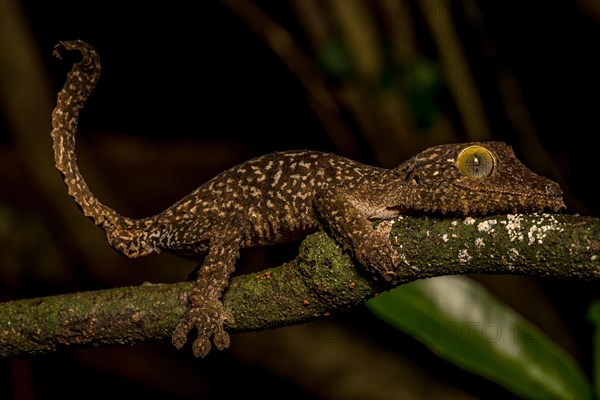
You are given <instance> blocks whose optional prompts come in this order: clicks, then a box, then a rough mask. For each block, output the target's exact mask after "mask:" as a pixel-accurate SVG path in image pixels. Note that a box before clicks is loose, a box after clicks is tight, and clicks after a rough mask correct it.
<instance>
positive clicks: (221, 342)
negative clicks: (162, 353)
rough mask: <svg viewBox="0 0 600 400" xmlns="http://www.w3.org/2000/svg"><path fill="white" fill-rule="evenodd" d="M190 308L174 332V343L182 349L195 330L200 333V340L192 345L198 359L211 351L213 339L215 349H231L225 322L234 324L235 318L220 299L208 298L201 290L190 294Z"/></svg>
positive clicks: (195, 290)
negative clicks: (189, 335) (189, 334)
mask: <svg viewBox="0 0 600 400" xmlns="http://www.w3.org/2000/svg"><path fill="white" fill-rule="evenodd" d="M188 299H189V302H190V305H189V308H188V310H187V313H186V315H185V317H184V318H183V320H182V321H181V322H180V323H179V324H178V325H177V327H176V328H175V331H174V332H173V336H172V342H173V345H174V346H175V347H177V348H178V349H181V348H182V347H183V345H185V343H186V342H187V335H188V333H189V332H190V331H191V330H192V329H193V328H196V329H197V331H198V338H197V339H196V340H194V343H193V344H192V350H193V352H194V355H195V356H196V357H204V356H206V355H207V354H208V353H209V351H210V349H211V347H212V346H211V343H210V341H211V339H212V341H213V343H214V344H215V347H216V348H217V349H219V350H223V349H225V348H227V347H229V334H228V333H227V332H225V330H224V329H223V324H224V323H225V321H228V322H230V323H233V316H232V315H231V313H229V312H228V311H227V310H225V307H224V306H223V303H222V302H221V300H219V299H218V298H214V297H210V296H207V295H206V293H203V291H202V290H201V289H199V288H194V289H193V290H192V291H191V292H190V294H189V297H188Z"/></svg>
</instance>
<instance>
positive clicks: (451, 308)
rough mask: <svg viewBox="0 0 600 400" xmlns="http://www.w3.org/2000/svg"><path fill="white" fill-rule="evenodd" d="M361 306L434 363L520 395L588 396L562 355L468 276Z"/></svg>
mask: <svg viewBox="0 0 600 400" xmlns="http://www.w3.org/2000/svg"><path fill="white" fill-rule="evenodd" d="M367 306H368V307H369V309H370V310H371V311H372V312H373V313H375V314H376V315H378V316H379V317H380V318H381V319H383V320H384V321H386V322H388V323H389V324H391V325H393V326H394V327H396V328H397V329H399V330H401V331H403V332H405V333H407V334H409V335H411V336H413V337H415V338H416V339H418V340H419V341H421V342H422V343H423V344H425V345H426V346H427V347H429V349H431V350H432V351H433V352H435V353H436V354H438V355H439V356H440V357H442V358H444V359H446V360H448V361H450V362H452V363H454V364H456V365H457V366H460V367H462V368H464V369H466V370H469V371H471V372H473V373H476V374H479V375H481V376H484V377H486V378H488V379H489V380H492V381H494V382H496V383H498V384H500V385H502V386H504V387H505V388H507V389H508V390H511V391H512V392H514V393H516V394H517V395H519V396H522V397H526V398H536V399H544V398H548V399H588V398H592V393H591V388H590V384H589V382H588V380H587V378H586V377H585V376H584V374H583V373H582V372H581V370H580V368H579V366H578V365H577V364H576V363H575V361H574V360H573V359H572V358H571V356H570V355H569V354H567V353H566V352H565V351H564V350H563V349H562V348H560V347H559V346H558V345H557V344H556V343H554V342H553V341H552V340H550V339H549V338H548V337H547V336H546V335H544V334H543V333H542V332H541V331H540V330H539V329H537V328H536V327H535V326H533V325H532V324H530V323H529V322H528V321H527V320H525V319H524V318H522V317H521V316H519V315H518V314H517V313H516V312H515V311H513V310H512V309H511V308H509V307H507V306H506V305H504V304H502V303H501V302H500V301H498V300H497V299H496V298H494V297H493V296H492V295H491V294H490V293H489V292H488V291H487V290H486V289H485V288H484V287H483V286H481V285H479V284H477V283H476V282H474V281H472V280H470V279H468V278H465V277H460V276H452V277H443V278H435V279H427V280H422V281H418V282H413V283H410V284H406V285H403V286H401V287H399V288H396V289H394V290H391V291H389V292H387V293H383V294H381V295H379V296H377V297H376V298H374V299H372V300H371V301H369V302H368V303H367Z"/></svg>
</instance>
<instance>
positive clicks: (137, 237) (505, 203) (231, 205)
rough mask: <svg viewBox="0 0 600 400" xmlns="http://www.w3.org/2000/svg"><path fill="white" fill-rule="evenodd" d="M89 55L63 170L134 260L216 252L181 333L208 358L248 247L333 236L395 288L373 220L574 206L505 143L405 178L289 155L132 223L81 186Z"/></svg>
mask: <svg viewBox="0 0 600 400" xmlns="http://www.w3.org/2000/svg"><path fill="white" fill-rule="evenodd" d="M61 47H63V48H65V49H67V50H78V51H79V52H81V54H82V55H83V59H82V61H81V62H79V63H76V64H75V65H74V66H73V68H72V70H71V71H70V72H69V74H68V76H67V81H66V83H65V86H64V88H63V89H62V90H61V91H60V93H59V94H58V104H57V106H56V109H55V110H54V113H53V114H52V124H53V131H52V138H53V140H54V152H55V158H56V166H57V168H58V169H59V170H60V172H61V173H62V175H63V176H64V179H65V183H66V184H67V187H68V191H69V194H70V195H71V196H72V197H73V199H74V200H75V202H76V203H77V204H78V205H79V206H80V208H81V210H82V211H83V213H84V214H85V215H86V216H87V217H89V218H90V219H92V220H93V221H94V223H95V224H96V225H98V226H100V227H101V228H102V229H104V230H105V231H106V234H107V238H108V242H109V243H110V245H111V246H112V247H113V248H115V249H116V250H117V251H118V252H120V253H121V254H123V255H125V256H127V257H140V256H145V255H149V254H159V253H161V252H163V251H167V252H172V253H176V254H180V255H185V256H190V255H199V254H206V258H205V259H204V263H203V265H202V268H200V270H199V274H198V280H197V285H196V287H195V289H194V290H193V291H192V292H191V293H190V295H189V301H190V307H189V312H188V314H187V316H186V317H185V319H184V320H183V321H182V322H181V323H180V325H179V326H178V327H177V328H176V330H175V332H174V334H173V343H174V344H175V345H176V346H177V347H178V348H180V347H182V346H183V345H184V344H185V342H186V340H187V334H188V332H189V331H190V330H191V329H193V328H194V327H195V328H197V330H198V339H196V340H195V341H194V344H193V350H194V353H195V354H196V355H197V356H204V355H206V354H207V353H208V352H209V350H210V348H211V343H210V340H211V338H212V340H213V342H214V344H215V346H216V347H217V348H219V349H223V348H225V347H227V346H228V345H229V336H228V335H227V333H226V332H225V331H224V330H223V323H224V321H226V320H229V321H230V322H233V320H232V317H231V315H230V313H229V312H227V310H225V309H224V308H223V305H222V303H221V301H220V298H221V294H222V292H223V290H224V289H225V288H226V287H227V284H228V281H229V276H230V275H231V273H232V272H233V270H234V266H235V262H236V260H237V259H238V257H239V252H240V249H241V248H245V247H251V246H259V245H267V244H272V243H277V242H284V241H289V240H293V239H298V238H301V237H303V236H305V235H306V234H308V233H310V232H314V231H316V230H318V229H325V230H326V231H327V232H329V234H331V235H332V236H333V237H334V238H335V239H336V240H337V241H339V243H341V244H342V245H343V246H344V247H345V248H346V249H347V250H348V251H350V252H351V253H352V254H353V255H354V257H355V258H356V259H357V260H358V262H359V263H360V264H362V265H363V266H364V267H365V268H366V270H367V271H368V272H370V273H371V274H372V275H373V276H374V277H383V278H384V279H386V280H390V279H391V278H392V277H393V275H394V272H393V271H394V268H395V267H396V266H397V265H398V259H399V257H398V254H397V253H396V251H395V250H394V249H393V248H392V247H391V245H390V243H389V241H388V240H387V238H388V234H389V231H385V230H376V229H373V223H372V222H373V221H374V220H380V219H392V218H394V217H396V216H398V215H400V214H404V213H415V212H429V213H442V214H445V213H452V214H477V215H481V214H487V213H502V212H529V211H543V210H552V211H558V210H560V209H562V208H564V204H563V201H562V193H561V190H560V187H559V186H558V185H557V184H556V183H554V182H552V181H550V180H548V179H545V178H542V177H540V176H538V175H535V174H534V173H533V172H531V171H529V170H528V169H527V168H526V167H525V166H524V165H523V164H521V163H520V162H519V161H518V160H517V159H516V157H515V155H514V153H513V152H512V150H511V149H510V147H508V146H506V145H505V144H503V143H499V142H484V143H463V144H447V145H441V146H435V147H432V148H430V149H427V150H425V151H423V152H422V153H420V154H418V155H416V156H414V157H413V158H411V159H410V160H408V161H406V162H405V163H403V164H401V165H400V166H398V167H396V168H394V169H382V168H376V167H372V166H367V165H363V164H360V163H358V162H356V161H352V160H349V159H346V158H344V157H340V156H337V155H334V154H328V153H321V152H316V151H287V152H281V153H273V154H267V155H265V156H261V157H258V158H255V159H252V160H250V161H247V162H245V163H243V164H240V165H238V166H236V167H233V168H231V169H229V170H227V171H225V172H223V173H221V174H219V175H217V176H216V177H214V178H213V179H211V180H210V181H208V182H206V183H205V184H203V185H202V186H200V187H199V188H198V189H196V190H195V191H193V192H192V193H190V194H189V195H187V196H186V197H184V198H183V199H182V200H180V201H179V202H177V203H175V204H173V205H172V206H171V207H169V208H168V209H166V210H165V211H163V212H161V213H159V214H157V215H155V216H152V217H149V218H144V219H130V218H126V217H123V216H121V215H119V214H118V213H117V212H115V211H114V210H112V209H110V208H109V207H107V206H105V205H103V204H101V203H100V202H99V200H98V199H96V197H94V195H93V194H92V193H91V191H90V190H89V188H88V186H87V185H86V183H85V181H84V179H83V177H82V176H81V174H80V172H79V170H78V167H77V163H76V156H75V133H76V131H77V118H78V114H79V110H80V109H81V107H82V106H83V104H84V102H85V100H86V99H87V97H88V95H89V94H90V92H91V91H92V89H93V88H94V86H95V84H96V81H97V80H98V78H99V76H100V60H99V57H98V54H97V53H96V52H95V50H94V49H93V48H92V47H91V46H90V45H88V44H86V43H84V42H82V41H70V42H61V43H59V45H57V47H56V49H55V55H56V56H57V57H60V53H59V50H60V48H61Z"/></svg>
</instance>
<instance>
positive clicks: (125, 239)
mask: <svg viewBox="0 0 600 400" xmlns="http://www.w3.org/2000/svg"><path fill="white" fill-rule="evenodd" d="M62 49H65V50H77V51H79V52H80V53H81V55H82V57H83V58H82V60H81V61H80V62H78V63H75V64H74V65H73V68H72V69H71V71H70V72H69V73H68V74H67V81H66V82H65V85H64V87H63V88H62V90H61V91H60V92H59V93H58V101H57V104H56V108H55V109H54V112H53V113H52V133H51V135H52V140H53V142H54V146H53V148H54V159H55V162H56V168H57V169H58V170H59V171H60V172H61V174H62V175H63V178H64V181H65V184H66V185H67V189H68V192H69V195H70V196H71V197H72V198H73V200H75V203H77V205H78V206H79V208H81V211H82V212H83V214H84V215H85V216H86V217H88V218H90V219H91V220H92V221H93V222H94V224H96V225H98V226H99V227H101V228H102V229H104V230H105V231H106V234H107V237H108V241H109V243H110V245H111V246H112V247H114V248H115V249H116V250H117V251H119V252H120V253H122V254H124V255H125V256H128V257H138V256H141V255H146V254H149V253H152V252H155V251H156V250H155V249H154V248H153V246H151V245H150V244H149V243H148V241H147V240H146V239H147V233H146V234H143V231H145V230H146V231H147V228H149V220H133V219H129V218H126V217H123V216H121V215H119V214H118V213H117V212H116V211H115V210H113V209H112V208H110V207H108V206H106V205H104V204H102V203H101V202H100V201H99V200H98V199H97V198H96V197H95V196H94V194H93V193H92V192H91V190H90V188H89V187H88V185H87V183H86V182H85V180H84V179H83V176H82V175H81V172H80V171H79V167H78V166H77V156H76V154H75V133H76V132H77V118H78V116H79V111H80V110H81V108H82V107H83V105H84V103H85V101H86V100H87V98H88V96H89V95H90V93H91V92H92V90H93V89H94V86H95V85H96V82H97V81H98V78H99V77H100V71H101V66H100V57H99V56H98V53H97V52H96V50H95V49H94V48H93V47H92V46H90V45H89V44H87V43H85V42H83V41H81V40H73V41H64V42H60V43H58V44H57V45H56V46H55V48H54V56H56V57H57V58H59V59H61V58H62V57H61V50H62ZM143 228H146V229H143Z"/></svg>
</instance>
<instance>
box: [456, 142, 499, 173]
mask: <svg viewBox="0 0 600 400" xmlns="http://www.w3.org/2000/svg"><path fill="white" fill-rule="evenodd" d="M456 164H457V166H458V169H459V171H460V173H461V174H463V175H464V176H466V177H468V178H475V179H483V178H487V177H488V176H490V175H491V174H492V172H493V171H494V168H495V166H496V159H495V157H494V155H493V154H492V152H491V151H489V150H488V149H486V148H485V147H483V146H478V145H474V146H469V147H467V148H465V149H463V150H462V151H461V152H460V154H459V155H458V157H457V158H456Z"/></svg>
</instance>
